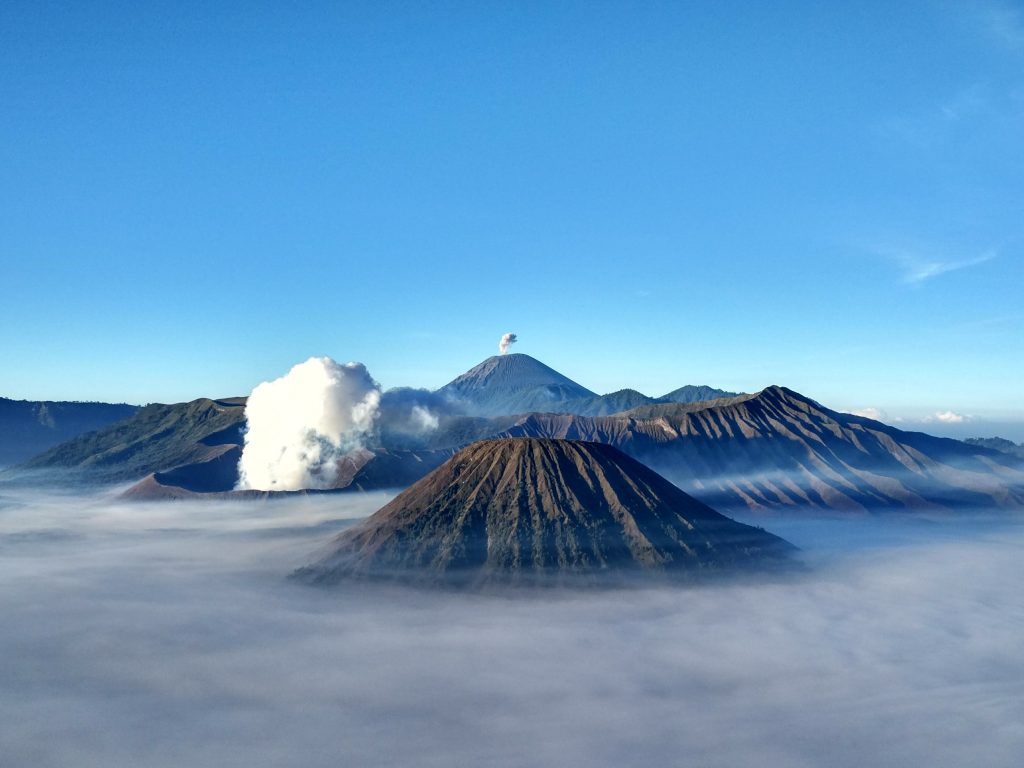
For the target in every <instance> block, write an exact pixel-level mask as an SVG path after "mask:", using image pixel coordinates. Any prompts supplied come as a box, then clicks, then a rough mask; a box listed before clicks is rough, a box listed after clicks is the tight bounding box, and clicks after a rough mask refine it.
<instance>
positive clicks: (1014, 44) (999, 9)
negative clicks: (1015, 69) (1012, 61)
mask: <svg viewBox="0 0 1024 768" xmlns="http://www.w3.org/2000/svg"><path fill="white" fill-rule="evenodd" d="M981 15H982V20H983V21H984V23H985V26H986V28H987V29H988V31H989V32H990V33H991V34H992V35H993V36H994V37H995V38H996V39H997V40H999V41H1000V42H1001V43H1003V44H1005V45H1009V46H1010V47H1011V48H1015V49H1024V13H1022V12H1021V9H1020V8H1019V7H1017V6H1015V5H1011V4H1009V3H1003V2H991V3H988V4H986V5H984V6H982V8H981Z"/></svg>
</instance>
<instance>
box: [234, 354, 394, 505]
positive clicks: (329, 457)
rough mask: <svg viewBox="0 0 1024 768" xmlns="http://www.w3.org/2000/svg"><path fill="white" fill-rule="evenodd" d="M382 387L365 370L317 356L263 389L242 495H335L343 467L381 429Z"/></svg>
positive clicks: (242, 470)
mask: <svg viewBox="0 0 1024 768" xmlns="http://www.w3.org/2000/svg"><path fill="white" fill-rule="evenodd" d="M379 405H380V387H379V386H378V385H377V382H375V381H374V380H373V378H372V377H371V376H370V374H369V372H368V371H367V370H366V366H364V365H363V364H362V363H347V364H345V365H339V364H338V363H337V362H335V361H334V360H332V359H331V358H329V357H311V358H309V360H307V361H306V362H304V363H300V364H299V365H296V366H295V367H294V368H292V369H291V370H290V371H289V372H288V373H287V374H286V375H285V376H282V377H281V378H279V379H276V380H275V381H267V382H264V383H262V384H260V385H259V386H258V387H256V388H255V389H254V390H253V391H252V394H251V395H249V400H248V402H247V403H246V406H245V418H246V421H247V422H248V429H247V431H246V433H245V445H244V446H243V448H242V458H241V459H240V460H239V462H238V474H239V480H238V488H243V489H245V488H251V489H255V490H261V491H297V490H302V489H304V488H329V487H330V486H331V484H332V483H333V481H334V480H335V477H336V475H337V471H338V467H337V460H338V459H339V458H340V457H341V456H342V455H343V454H345V453H347V452H348V451H351V450H353V449H354V448H358V447H359V446H360V445H361V443H362V438H363V437H364V436H365V435H366V433H367V432H369V431H370V430H371V429H373V425H374V421H375V420H376V418H377V415H378V410H379Z"/></svg>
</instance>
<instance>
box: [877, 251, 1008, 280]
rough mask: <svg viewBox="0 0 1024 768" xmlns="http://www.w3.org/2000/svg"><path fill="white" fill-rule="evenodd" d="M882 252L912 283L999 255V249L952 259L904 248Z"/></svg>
mask: <svg viewBox="0 0 1024 768" xmlns="http://www.w3.org/2000/svg"><path fill="white" fill-rule="evenodd" d="M880 252H881V253H882V254H883V255H885V256H887V257H888V258H890V259H892V261H893V262H895V263H896V264H897V265H898V266H899V267H900V269H901V270H902V271H903V282H905V283H910V284H917V283H923V282H924V281H926V280H930V279H931V278H933V277H938V276H939V275H944V274H946V273H947V272H956V271H958V270H961V269H967V268H968V267H976V266H978V265H980V264H984V263H986V262H988V261H992V259H994V258H996V256H998V255H999V253H998V251H996V250H994V249H992V250H988V251H985V252H984V253H981V254H979V255H977V256H969V257H966V258H952V259H951V258H946V257H936V256H932V255H925V254H922V253H920V252H917V251H913V250H910V249H904V248H882V249H880Z"/></svg>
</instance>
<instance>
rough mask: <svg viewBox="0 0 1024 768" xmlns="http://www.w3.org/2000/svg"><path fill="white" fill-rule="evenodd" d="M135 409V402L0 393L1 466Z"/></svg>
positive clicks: (126, 414) (34, 453)
mask: <svg viewBox="0 0 1024 768" xmlns="http://www.w3.org/2000/svg"><path fill="white" fill-rule="evenodd" d="M138 410H139V407H138V406H137V405H126V404H124V403H118V404H114V403H79V402H60V401H52V400H9V399H8V398H6V397H0V466H5V465H8V464H18V463H20V462H22V461H25V460H26V459H29V458H31V457H32V456H35V455H36V454H38V453H42V452H43V451H45V450H46V449H47V448H51V447H52V446H55V445H57V444H59V443H63V442H64V441H65V440H70V439H71V438H73V437H75V436H76V435H80V434H82V433H83V432H91V431H93V430H96V429H101V428H102V427H106V426H107V425H109V424H113V423H114V422H115V421H120V420H121V419H126V418H128V417H129V416H132V415H133V414H135V413H136V412H137V411H138Z"/></svg>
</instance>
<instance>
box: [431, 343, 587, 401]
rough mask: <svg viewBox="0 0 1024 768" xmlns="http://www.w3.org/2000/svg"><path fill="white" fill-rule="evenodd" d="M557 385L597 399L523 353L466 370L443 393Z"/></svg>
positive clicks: (515, 389)
mask: <svg viewBox="0 0 1024 768" xmlns="http://www.w3.org/2000/svg"><path fill="white" fill-rule="evenodd" d="M544 386H557V387H565V388H567V389H569V390H573V392H574V394H577V395H578V396H580V397H594V396H595V395H594V393H593V392H591V391H590V390H589V389H587V388H586V387H583V386H581V385H579V384H577V383H576V382H575V381H573V380H572V379H570V378H568V377H567V376H563V375H562V374H560V373H559V372H558V371H556V370H554V369H553V368H549V367H548V366H546V365H544V363H542V362H540V361H539V360H536V359H535V358H532V357H530V356H529V355H524V354H521V353H514V352H513V353H510V354H505V355H494V356H492V357H489V358H487V359H486V360H484V361H483V362H482V363H480V364H479V365H476V366H474V367H473V368H471V369H469V370H468V371H466V372H465V373H464V374H462V375H461V376H459V377H458V378H456V379H454V380H453V381H451V382H449V383H448V384H446V385H445V386H444V387H442V388H441V391H445V390H449V389H455V390H465V389H482V388H485V387H486V388H497V389H502V390H505V391H509V392H521V391H524V390H530V389H536V388H537V387H544Z"/></svg>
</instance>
